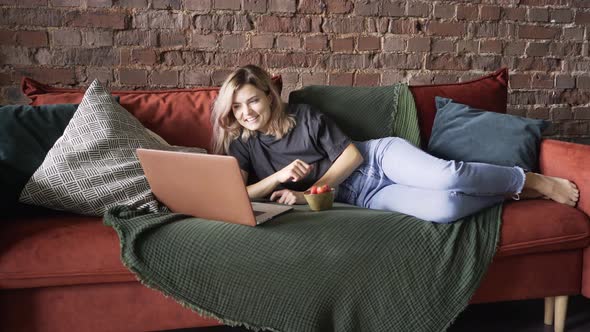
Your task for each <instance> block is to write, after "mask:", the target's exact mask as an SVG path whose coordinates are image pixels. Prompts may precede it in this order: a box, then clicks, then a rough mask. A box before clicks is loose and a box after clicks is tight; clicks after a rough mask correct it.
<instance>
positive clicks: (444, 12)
mask: <svg viewBox="0 0 590 332" xmlns="http://www.w3.org/2000/svg"><path fill="white" fill-rule="evenodd" d="M455 8H456V7H455V5H447V4H441V3H437V4H436V5H435V6H434V17H435V18H453V17H455Z"/></svg>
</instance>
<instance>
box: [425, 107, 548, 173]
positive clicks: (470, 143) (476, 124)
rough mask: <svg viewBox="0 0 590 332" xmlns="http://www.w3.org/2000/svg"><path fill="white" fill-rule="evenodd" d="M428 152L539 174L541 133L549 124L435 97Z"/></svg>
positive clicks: (443, 156)
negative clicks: (434, 115) (516, 167)
mask: <svg viewBox="0 0 590 332" xmlns="http://www.w3.org/2000/svg"><path fill="white" fill-rule="evenodd" d="M436 108H437V110H438V111H437V113H436V118H435V119H434V127H433V128H432V136H430V142H429V143H428V152H429V153H430V154H432V155H433V156H436V157H439V158H442V159H446V160H462V161H474V162H482V163H489V164H494V165H502V166H510V167H512V166H520V167H522V168H524V169H526V170H532V171H535V172H536V171H537V169H538V160H539V143H540V141H541V131H542V130H543V129H544V128H545V127H547V125H549V122H548V121H545V120H541V119H529V118H524V117H520V116H516V115H511V114H499V113H495V112H487V111H485V110H480V109H477V108H473V107H470V106H468V105H464V104H460V103H456V102H454V101H453V100H451V99H448V98H442V97H436Z"/></svg>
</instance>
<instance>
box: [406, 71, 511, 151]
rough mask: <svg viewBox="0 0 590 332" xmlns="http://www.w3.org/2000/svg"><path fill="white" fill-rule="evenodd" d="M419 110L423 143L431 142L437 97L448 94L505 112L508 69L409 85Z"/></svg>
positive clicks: (453, 97) (488, 109)
mask: <svg viewBox="0 0 590 332" xmlns="http://www.w3.org/2000/svg"><path fill="white" fill-rule="evenodd" d="M410 91H411V92H412V94H413V95H414V102H415V103H416V108H417V109H418V122H419V124H420V136H421V138H422V145H423V146H426V145H428V141H429V140H430V133H431V132H432V124H433V123H434V116H435V115H436V105H435V103H434V97H436V96H440V97H446V98H450V99H453V100H454V101H456V102H458V103H461V104H465V105H469V106H471V107H475V108H480V109H483V110H486V111H492V112H497V113H506V104H507V103H508V69H507V68H502V69H500V70H498V71H496V72H494V73H492V74H489V75H486V76H483V77H481V78H478V79H475V80H472V81H467V82H461V83H450V84H434V85H414V86H410Z"/></svg>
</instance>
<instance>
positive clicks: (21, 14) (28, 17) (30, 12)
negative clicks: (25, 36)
mask: <svg viewBox="0 0 590 332" xmlns="http://www.w3.org/2000/svg"><path fill="white" fill-rule="evenodd" d="M64 16H65V15H64V14H63V12H62V11H61V10H58V9H49V8H0V17H2V20H1V21H0V25H4V26H10V27H13V26H15V25H24V26H39V27H58V26H63V25H64V21H65V18H64Z"/></svg>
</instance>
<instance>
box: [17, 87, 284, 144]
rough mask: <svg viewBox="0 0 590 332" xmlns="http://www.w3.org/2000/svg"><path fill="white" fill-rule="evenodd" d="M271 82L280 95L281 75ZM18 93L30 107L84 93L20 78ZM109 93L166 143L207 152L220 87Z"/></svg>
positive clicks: (69, 99)
mask: <svg viewBox="0 0 590 332" xmlns="http://www.w3.org/2000/svg"><path fill="white" fill-rule="evenodd" d="M273 82H274V83H275V84H276V85H277V87H278V88H279V93H280V92H281V91H280V90H281V89H282V84H283V82H282V78H281V76H275V77H273ZM21 90H22V92H23V93H24V94H25V95H26V96H27V97H29V98H31V99H32V102H31V105H45V104H69V103H74V104H75V103H80V101H81V100H82V97H83V96H84V90H81V89H67V88H56V87H51V86H49V85H45V84H42V83H39V82H37V81H35V80H33V79H31V78H28V77H23V79H22V82H21ZM111 93H112V94H113V95H115V96H119V97H120V103H121V106H123V107H124V108H125V109H127V110H128V111H129V112H131V114H133V115H134V116H135V117H136V118H137V119H139V121H141V123H142V124H143V125H144V126H146V127H147V128H149V129H150V130H153V131H154V132H156V133H157V134H158V135H160V136H162V137H163V138H164V139H165V140H166V141H167V142H168V143H170V144H172V145H181V146H196V147H200V148H205V149H207V150H210V144H211V135H212V133H213V129H212V127H211V121H210V116H211V109H212V106H213V102H214V100H215V98H216V97H217V94H218V93H219V87H208V88H195V89H173V90H148V91H133V90H128V91H125V90H122V91H121V90H119V91H111Z"/></svg>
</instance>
